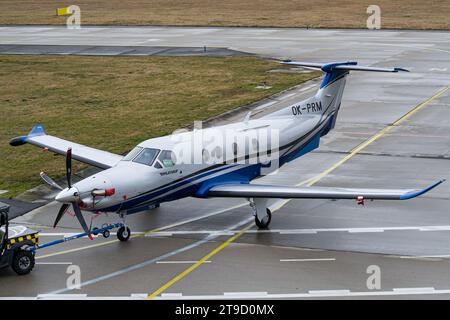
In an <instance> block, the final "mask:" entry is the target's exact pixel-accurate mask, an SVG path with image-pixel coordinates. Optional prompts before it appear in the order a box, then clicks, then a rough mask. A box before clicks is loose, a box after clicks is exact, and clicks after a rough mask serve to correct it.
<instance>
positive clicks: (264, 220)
mask: <svg viewBox="0 0 450 320" xmlns="http://www.w3.org/2000/svg"><path fill="white" fill-rule="evenodd" d="M266 213H267V215H266V216H265V217H264V218H262V220H261V221H259V219H258V215H255V224H256V226H257V227H258V229H267V228H268V227H269V224H270V221H272V212H271V211H270V210H269V209H266Z"/></svg>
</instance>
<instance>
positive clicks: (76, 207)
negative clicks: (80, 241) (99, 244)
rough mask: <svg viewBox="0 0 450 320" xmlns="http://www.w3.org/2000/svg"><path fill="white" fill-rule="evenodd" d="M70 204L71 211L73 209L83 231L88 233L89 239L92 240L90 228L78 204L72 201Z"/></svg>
mask: <svg viewBox="0 0 450 320" xmlns="http://www.w3.org/2000/svg"><path fill="white" fill-rule="evenodd" d="M72 206H73V211H75V215H76V216H77V219H78V221H79V222H80V224H81V227H82V228H83V230H84V232H86V233H87V234H88V236H89V239H91V240H93V238H92V235H91V230H90V229H89V228H88V226H87V224H86V221H85V220H84V218H83V214H82V213H81V210H80V206H79V205H78V203H76V202H73V203H72Z"/></svg>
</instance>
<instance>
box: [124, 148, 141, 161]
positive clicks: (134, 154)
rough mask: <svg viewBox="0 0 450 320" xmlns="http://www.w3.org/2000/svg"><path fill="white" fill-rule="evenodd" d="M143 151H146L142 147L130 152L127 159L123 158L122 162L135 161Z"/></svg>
mask: <svg viewBox="0 0 450 320" xmlns="http://www.w3.org/2000/svg"><path fill="white" fill-rule="evenodd" d="M142 149H144V148H141V147H136V148H134V149H133V150H131V151H130V152H128V154H127V155H126V156H125V157H123V158H122V161H131V160H133V159H134V158H136V156H137V155H138V154H139V152H141V151H142Z"/></svg>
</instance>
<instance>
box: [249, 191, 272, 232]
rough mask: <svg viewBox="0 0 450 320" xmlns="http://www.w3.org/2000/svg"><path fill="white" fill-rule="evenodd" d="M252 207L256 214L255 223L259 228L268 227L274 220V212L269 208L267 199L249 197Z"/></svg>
mask: <svg viewBox="0 0 450 320" xmlns="http://www.w3.org/2000/svg"><path fill="white" fill-rule="evenodd" d="M249 202H250V207H251V208H252V211H253V215H254V216H255V224H256V226H257V227H258V229H267V228H268V227H269V225H270V221H271V220H272V212H271V211H270V209H269V208H267V199H262V198H254V199H249Z"/></svg>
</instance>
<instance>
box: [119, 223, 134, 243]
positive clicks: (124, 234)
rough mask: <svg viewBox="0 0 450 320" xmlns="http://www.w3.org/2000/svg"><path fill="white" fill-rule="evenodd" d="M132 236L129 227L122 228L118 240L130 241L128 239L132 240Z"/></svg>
mask: <svg viewBox="0 0 450 320" xmlns="http://www.w3.org/2000/svg"><path fill="white" fill-rule="evenodd" d="M130 235H131V231H130V228H128V227H127V226H123V227H120V228H119V230H117V239H119V240H120V241H122V242H125V241H128V239H130Z"/></svg>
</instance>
